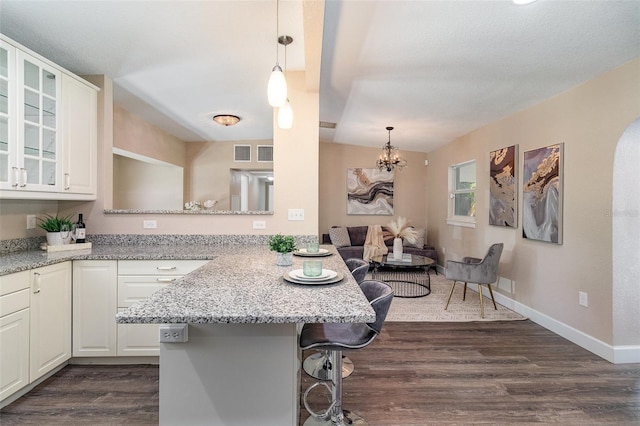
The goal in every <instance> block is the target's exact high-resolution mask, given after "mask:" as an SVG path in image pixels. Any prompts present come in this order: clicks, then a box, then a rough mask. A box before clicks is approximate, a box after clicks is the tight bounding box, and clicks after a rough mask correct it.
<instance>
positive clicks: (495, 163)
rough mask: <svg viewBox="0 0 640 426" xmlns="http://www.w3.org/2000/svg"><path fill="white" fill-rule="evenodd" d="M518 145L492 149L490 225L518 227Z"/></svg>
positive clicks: (490, 156) (490, 158) (490, 166)
mask: <svg viewBox="0 0 640 426" xmlns="http://www.w3.org/2000/svg"><path fill="white" fill-rule="evenodd" d="M517 158H518V146H517V145H513V146H510V147H507V148H502V149H498V150H496V151H491V153H490V154H489V161H490V164H489V176H490V178H489V179H490V182H489V225H495V226H506V227H510V228H516V227H517V226H518V214H517V211H516V208H517V204H518V203H517V199H516V193H517V191H516V188H517V187H516V185H517V176H516V159H517Z"/></svg>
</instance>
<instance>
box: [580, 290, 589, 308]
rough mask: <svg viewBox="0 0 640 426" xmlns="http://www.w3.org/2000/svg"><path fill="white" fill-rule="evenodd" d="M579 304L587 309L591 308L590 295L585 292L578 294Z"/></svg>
mask: <svg viewBox="0 0 640 426" xmlns="http://www.w3.org/2000/svg"><path fill="white" fill-rule="evenodd" d="M578 303H579V304H580V306H584V307H585V308H586V307H588V306H589V295H588V294H587V293H585V292H584V291H579V292H578Z"/></svg>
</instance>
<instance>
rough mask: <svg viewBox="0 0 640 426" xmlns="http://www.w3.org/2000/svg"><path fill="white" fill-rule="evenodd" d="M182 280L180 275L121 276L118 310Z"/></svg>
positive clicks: (119, 280) (119, 278)
mask: <svg viewBox="0 0 640 426" xmlns="http://www.w3.org/2000/svg"><path fill="white" fill-rule="evenodd" d="M180 278H182V276H180V275H174V276H155V277H154V276H150V275H142V276H120V277H118V308H128V307H129V306H131V305H133V304H134V303H137V302H139V301H141V300H144V299H146V298H147V297H149V296H151V295H152V294H153V293H155V292H156V291H158V290H160V289H161V288H162V287H164V286H166V285H169V284H171V283H172V282H173V281H176V280H179V279H180Z"/></svg>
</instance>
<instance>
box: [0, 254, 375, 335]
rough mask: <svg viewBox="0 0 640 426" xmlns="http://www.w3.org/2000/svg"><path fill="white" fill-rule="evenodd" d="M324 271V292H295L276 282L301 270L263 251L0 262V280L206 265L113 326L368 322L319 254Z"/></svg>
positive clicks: (339, 264)
mask: <svg viewBox="0 0 640 426" xmlns="http://www.w3.org/2000/svg"><path fill="white" fill-rule="evenodd" d="M322 247H323V248H325V249H328V250H330V251H331V252H332V253H333V254H332V255H331V256H327V257H322V258H321V260H322V261H323V263H324V268H328V269H332V270H334V271H336V272H339V273H341V274H343V275H344V279H343V280H342V281H340V282H339V283H336V284H330V285H320V286H318V285H299V284H292V283H289V282H288V281H285V280H284V278H283V275H284V274H285V273H288V272H289V271H291V270H292V269H300V268H302V262H303V261H304V260H307V259H308V258H306V257H297V256H294V258H293V266H288V267H283V266H277V265H276V262H275V258H276V254H275V253H274V252H271V251H269V249H268V248H267V247H266V246H264V245H259V246H256V245H198V244H185V245H181V244H171V245H115V244H114V245H96V244H94V246H93V247H92V248H91V249H86V250H76V251H66V252H54V253H47V252H44V251H26V252H20V253H13V254H8V255H3V256H0V275H6V274H10V273H14V272H19V271H24V270H29V269H33V268H38V267H42V266H47V265H51V264H55V263H59V262H64V261H67V260H154V259H185V260H188V259H195V260H212V261H211V262H209V263H207V264H206V265H204V266H202V267H200V268H198V269H197V270H195V271H193V272H192V273H190V274H188V275H186V276H185V277H184V278H182V279H180V280H178V281H176V282H174V283H172V284H171V285H170V286H167V287H165V288H164V289H162V290H159V291H158V292H156V293H154V294H153V295H152V296H151V297H150V298H148V299H146V300H144V301H142V302H140V303H137V304H135V305H133V306H132V307H130V308H128V309H126V310H125V311H123V312H120V313H118V314H117V316H116V321H117V322H118V323H131V324H133V323H141V324H150V323H159V324H165V323H307V322H308V323H313V322H334V323H338V322H371V321H374V320H375V312H374V311H373V309H372V308H371V306H370V304H369V302H368V301H367V299H366V298H365V296H364V294H363V293H362V291H361V290H360V287H359V286H358V284H357V283H356V282H355V280H354V279H353V277H352V276H351V273H350V272H349V270H348V268H347V266H346V265H345V263H344V261H343V260H342V257H340V255H339V254H338V253H337V251H336V249H335V248H334V247H333V246H331V245H326V246H322Z"/></svg>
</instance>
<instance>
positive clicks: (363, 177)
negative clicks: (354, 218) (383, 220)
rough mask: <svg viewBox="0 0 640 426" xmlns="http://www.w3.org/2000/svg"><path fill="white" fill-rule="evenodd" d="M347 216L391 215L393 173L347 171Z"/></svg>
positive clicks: (366, 170)
mask: <svg viewBox="0 0 640 426" xmlns="http://www.w3.org/2000/svg"><path fill="white" fill-rule="evenodd" d="M347 214H353V215H356V214H357V215H387V216H391V215H393V172H392V171H391V172H388V171H386V170H382V171H381V170H379V169H360V168H358V169H356V168H354V169H351V168H350V169H347Z"/></svg>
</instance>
